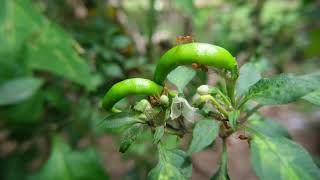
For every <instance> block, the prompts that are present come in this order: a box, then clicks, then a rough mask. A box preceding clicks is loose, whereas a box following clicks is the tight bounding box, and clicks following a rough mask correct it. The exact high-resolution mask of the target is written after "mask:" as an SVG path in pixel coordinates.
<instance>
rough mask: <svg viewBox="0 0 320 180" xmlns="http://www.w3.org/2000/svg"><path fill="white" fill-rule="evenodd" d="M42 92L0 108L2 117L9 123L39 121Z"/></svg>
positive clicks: (41, 112) (41, 109) (42, 99)
mask: <svg viewBox="0 0 320 180" xmlns="http://www.w3.org/2000/svg"><path fill="white" fill-rule="evenodd" d="M43 107H44V97H43V93H41V92H38V93H36V94H35V95H33V96H32V97H31V98H29V99H27V100H25V101H23V102H21V103H19V104H15V105H10V106H4V107H2V108H0V114H1V115H2V119H3V120H5V121H6V122H7V123H9V124H16V125H27V124H34V123H39V121H40V120H41V117H42V115H43V113H44V111H43Z"/></svg>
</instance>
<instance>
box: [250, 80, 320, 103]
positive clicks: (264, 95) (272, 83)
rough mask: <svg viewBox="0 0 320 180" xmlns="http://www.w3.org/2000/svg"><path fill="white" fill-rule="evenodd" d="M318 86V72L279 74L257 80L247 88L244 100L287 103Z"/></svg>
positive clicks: (319, 82) (319, 81)
mask: <svg viewBox="0 0 320 180" xmlns="http://www.w3.org/2000/svg"><path fill="white" fill-rule="evenodd" d="M319 88H320V74H308V75H303V76H294V75H291V74H281V75H278V76H274V77H271V78H263V79H261V80H259V81H258V82H257V83H255V84H254V85H253V86H251V87H250V88H249V91H248V92H247V93H246V94H245V100H248V99H254V100H256V101H258V102H259V103H260V104H262V105H276V104H287V103H290V102H293V101H296V100H298V99H299V98H301V97H303V96H305V95H306V94H309V93H311V92H313V91H315V90H317V89H319Z"/></svg>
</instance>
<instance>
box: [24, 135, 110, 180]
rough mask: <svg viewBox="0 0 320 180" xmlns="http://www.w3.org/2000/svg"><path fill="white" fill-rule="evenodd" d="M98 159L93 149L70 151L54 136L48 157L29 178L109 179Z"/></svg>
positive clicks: (47, 179) (53, 179)
mask: <svg viewBox="0 0 320 180" xmlns="http://www.w3.org/2000/svg"><path fill="white" fill-rule="evenodd" d="M98 160H99V158H98V156H97V154H96V152H95V151H94V150H93V149H86V150H83V151H72V150H71V149H70V147H69V146H68V145H67V144H64V143H63V142H62V140H61V139H60V138H59V137H57V136H55V137H54V138H53V145H52V150H51V155H50V158H49V159H48V161H47V162H46V164H45V165H44V166H43V167H42V169H41V170H40V172H38V173H37V174H35V175H33V176H31V177H30V178H29V179H30V180H42V179H46V180H56V179H70V180H73V179H93V180H100V179H109V178H108V176H107V175H106V173H105V172H104V170H103V168H102V165H101V164H100V163H99V161H98Z"/></svg>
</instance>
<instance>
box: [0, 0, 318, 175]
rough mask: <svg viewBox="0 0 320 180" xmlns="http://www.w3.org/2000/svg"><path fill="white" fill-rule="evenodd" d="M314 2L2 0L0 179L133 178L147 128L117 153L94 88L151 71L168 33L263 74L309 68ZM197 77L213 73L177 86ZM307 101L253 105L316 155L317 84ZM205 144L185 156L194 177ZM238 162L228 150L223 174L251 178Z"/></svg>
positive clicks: (207, 167)
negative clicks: (126, 149)
mask: <svg viewBox="0 0 320 180" xmlns="http://www.w3.org/2000/svg"><path fill="white" fill-rule="evenodd" d="M319 9H320V3H319V1H316V0H314V1H313V0H259V1H258V0H247V1H245V0H236V1H231V0H226V1H222V0H216V1H206V0H175V1H172V0H135V1H133V0H55V1H52V0H32V1H31V0H0V44H1V47H0V179H10V180H12V179H19V180H21V179H83V178H86V177H88V176H90V177H92V175H93V174H94V178H95V179H108V178H110V179H143V178H144V177H146V173H147V172H148V171H149V170H150V169H151V168H152V167H153V166H154V165H155V162H156V161H155V157H156V156H155V153H154V151H155V149H154V147H152V145H151V144H152V136H151V135H150V134H148V133H147V134H143V135H142V136H141V137H140V138H139V139H138V143H136V144H135V145H133V146H132V147H131V148H130V150H129V152H128V153H126V154H124V155H120V153H118V152H117V150H118V149H117V148H118V145H117V144H118V143H119V140H120V138H119V136H118V135H117V134H119V132H120V130H119V131H115V130H112V131H111V130H110V129H107V128H106V127H105V126H103V119H104V117H105V116H106V115H107V114H106V112H105V111H103V110H102V109H101V107H100V99H101V98H102V97H103V95H104V93H105V92H106V90H107V89H108V88H109V87H110V86H111V85H112V84H113V83H115V82H118V81H120V80H122V79H126V78H128V77H138V76H139V77H145V78H152V72H153V70H154V68H155V62H156V61H157V60H158V59H159V57H160V56H161V54H162V53H163V52H164V51H165V50H167V49H169V48H170V47H172V46H174V45H175V44H176V42H175V37H176V36H178V35H192V36H193V37H194V39H195V41H199V42H208V43H212V44H217V45H219V46H222V47H224V48H226V49H228V50H229V51H230V52H232V54H233V55H234V56H236V58H237V61H238V62H239V63H240V64H243V63H245V62H248V61H252V62H254V63H256V65H257V68H259V69H260V70H261V71H262V72H264V74H265V75H272V74H278V73H282V72H291V73H296V74H303V73H311V72H316V71H318V72H319V68H320V22H319V18H320V11H319ZM207 81H209V82H211V83H213V82H215V76H214V75H212V76H211V75H209V76H208V77H207V76H206V75H205V74H203V73H200V72H197V76H196V78H195V80H194V81H192V83H191V84H189V85H188V89H189V90H188V92H187V94H189V95H190V96H192V95H193V94H194V92H195V88H196V87H197V86H199V85H201V84H203V83H205V82H207ZM293 88H294V87H293ZM130 100H132V99H128V100H127V99H125V100H123V101H122V102H121V104H120V106H123V107H126V106H127V104H128V101H130ZM307 100H308V101H310V102H312V103H313V105H312V104H310V103H308V102H306V101H301V102H299V103H298V104H297V105H289V106H281V107H276V108H273V109H267V110H262V111H263V112H262V113H264V114H266V115H267V116H269V117H270V118H278V119H280V122H281V123H282V124H283V125H285V126H286V127H288V128H289V132H290V133H291V134H292V135H293V137H294V138H295V139H296V140H298V142H299V143H301V144H302V145H304V146H305V147H306V148H307V150H309V151H310V152H311V153H312V154H313V155H314V158H315V161H317V162H319V155H320V143H319V141H318V139H317V138H319V133H318V132H319V131H318V130H319V128H320V126H319V125H320V122H319V119H320V115H319V112H320V111H319V109H318V108H317V106H319V102H320V96H319V93H318V94H315V95H314V96H313V97H311V98H310V97H309V98H308V99H307ZM186 138H188V137H186ZM236 141H239V140H237V139H236V138H234V141H233V142H230V143H231V144H232V143H233V144H234V146H236V147H237V146H239V145H238V143H236ZM171 143H172V146H175V139H174V137H172V142H171ZM182 146H183V142H182ZM236 149H237V148H236ZM213 151H214V152H215V153H216V154H217V153H218V151H219V147H218V148H215V149H214V150H213ZM246 152H247V150H246V148H245V147H244V146H243V145H241V146H239V147H238V153H244V157H246V156H247V155H246ZM205 153H206V152H204V153H199V155H195V157H194V158H193V161H195V165H194V166H195V167H194V175H193V178H195V179H196V178H207V176H210V174H212V172H214V170H215V169H214V165H213V164H210V163H207V162H206V161H205V160H204V159H206V158H209V159H210V157H209V156H208V155H207V154H205ZM231 153H235V152H231ZM213 155H214V154H213ZM210 156H212V154H210ZM232 157H233V156H231V158H232ZM201 158H202V159H201ZM247 161H248V160H245V159H243V158H240V159H237V160H232V163H231V172H230V175H231V179H243V178H245V179H250V178H251V179H255V178H256V177H255V176H254V175H253V173H252V170H250V168H247V169H245V170H246V171H242V172H241V171H240V170H237V168H239V166H243V162H247ZM197 162H198V163H200V164H198V165H197ZM213 162H214V161H213ZM216 162H217V158H216ZM239 164H241V165H239ZM240 169H241V168H240ZM240 172H241V174H243V175H242V176H237V175H238V174H239V173H240Z"/></svg>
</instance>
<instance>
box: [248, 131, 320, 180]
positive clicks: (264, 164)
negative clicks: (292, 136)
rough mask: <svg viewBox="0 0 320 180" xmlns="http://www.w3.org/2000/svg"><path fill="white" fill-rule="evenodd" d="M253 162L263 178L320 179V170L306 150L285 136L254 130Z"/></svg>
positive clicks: (252, 141) (251, 143) (284, 179)
mask: <svg viewBox="0 0 320 180" xmlns="http://www.w3.org/2000/svg"><path fill="white" fill-rule="evenodd" d="M250 145H251V146H250V147H251V148H250V149H251V164H252V167H253V169H254V170H255V172H256V174H257V176H258V177H259V179H261V180H274V179H279V180H287V179H306V180H309V179H310V180H315V179H320V170H319V168H318V167H317V166H316V165H315V163H314V162H313V160H312V158H311V157H310V155H309V154H308V152H307V151H306V150H304V149H303V148H302V147H301V146H300V145H298V144H296V143H295V142H293V141H291V140H289V139H287V138H283V137H272V138H271V137H268V136H265V135H263V134H261V133H258V132H254V135H253V138H252V139H251V141H250Z"/></svg>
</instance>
